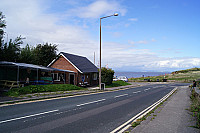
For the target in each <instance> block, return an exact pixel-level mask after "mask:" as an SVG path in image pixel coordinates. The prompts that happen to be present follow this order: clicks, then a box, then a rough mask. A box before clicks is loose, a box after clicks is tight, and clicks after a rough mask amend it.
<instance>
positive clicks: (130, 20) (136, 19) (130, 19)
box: [129, 18, 138, 21]
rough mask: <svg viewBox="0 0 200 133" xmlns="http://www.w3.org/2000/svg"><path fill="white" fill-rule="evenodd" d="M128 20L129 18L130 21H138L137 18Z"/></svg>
mask: <svg viewBox="0 0 200 133" xmlns="http://www.w3.org/2000/svg"><path fill="white" fill-rule="evenodd" d="M129 20H130V21H138V19H137V18H130V19H129Z"/></svg>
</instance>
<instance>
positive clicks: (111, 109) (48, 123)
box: [0, 84, 187, 133]
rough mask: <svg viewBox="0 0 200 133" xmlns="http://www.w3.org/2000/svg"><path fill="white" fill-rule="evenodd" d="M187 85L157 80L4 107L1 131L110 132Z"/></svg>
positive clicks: (0, 116) (0, 121)
mask: <svg viewBox="0 0 200 133" xmlns="http://www.w3.org/2000/svg"><path fill="white" fill-rule="evenodd" d="M184 85H187V84H154V85H147V86H143V87H136V88H130V89H126V90H120V91H113V92H104V93H97V94H90V95H83V96H75V97H68V98H62V99H54V100H47V101H41V102H32V103H25V104H16V105H10V106H4V107H0V133H6V132H20V133H21V132H24V133H31V132H34V133H35V132H37V133H39V132H52V133H55V132H59V133H60V132H64V133H108V132H111V131H112V130H114V129H115V128H117V127H119V126H120V125H121V124H123V123H124V122H126V121H128V120H129V119H130V118H132V117H134V116H135V115H137V114H138V113H139V112H141V111H142V110H144V109H145V108H147V107H148V106H150V105H151V104H153V103H155V102H156V101H158V100H159V99H161V98H162V97H163V96H165V95H166V94H167V93H169V92H170V91H171V90H173V89H174V88H175V87H177V86H184Z"/></svg>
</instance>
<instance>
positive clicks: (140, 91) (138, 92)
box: [133, 91, 141, 94]
mask: <svg viewBox="0 0 200 133" xmlns="http://www.w3.org/2000/svg"><path fill="white" fill-rule="evenodd" d="M140 92H141V91H135V92H133V93H134V94H136V93H140Z"/></svg>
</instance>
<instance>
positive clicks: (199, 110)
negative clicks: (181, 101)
mask: <svg viewBox="0 0 200 133" xmlns="http://www.w3.org/2000/svg"><path fill="white" fill-rule="evenodd" d="M190 98H191V100H192V105H191V107H190V110H191V112H193V116H194V117H195V118H196V128H199V129H200V98H199V97H198V95H197V94H196V93H195V91H194V90H193V91H192V94H191V96H190Z"/></svg>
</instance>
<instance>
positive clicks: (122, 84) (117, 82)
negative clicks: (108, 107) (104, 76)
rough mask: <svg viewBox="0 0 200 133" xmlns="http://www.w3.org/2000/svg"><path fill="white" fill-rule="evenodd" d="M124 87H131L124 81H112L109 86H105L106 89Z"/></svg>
mask: <svg viewBox="0 0 200 133" xmlns="http://www.w3.org/2000/svg"><path fill="white" fill-rule="evenodd" d="M126 85H131V84H130V83H127V82H124V81H113V82H112V84H111V85H106V88H112V87H119V86H126Z"/></svg>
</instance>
